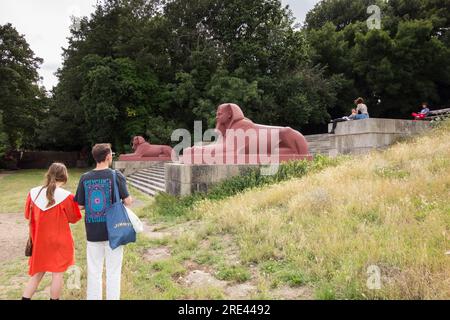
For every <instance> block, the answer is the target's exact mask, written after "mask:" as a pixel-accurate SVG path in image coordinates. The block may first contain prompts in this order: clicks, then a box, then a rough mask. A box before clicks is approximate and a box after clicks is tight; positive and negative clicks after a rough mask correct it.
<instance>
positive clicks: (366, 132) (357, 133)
mask: <svg viewBox="0 0 450 320" xmlns="http://www.w3.org/2000/svg"><path fill="white" fill-rule="evenodd" d="M331 126H332V125H331V124H330V128H329V131H331ZM429 129H430V123H429V122H426V121H411V120H397V119H375V118H372V119H365V120H354V121H347V122H340V123H338V125H337V128H336V134H331V135H330V156H335V155H337V154H364V153H368V152H370V151H371V150H373V149H384V148H387V147H388V146H390V145H392V144H393V143H395V142H396V141H398V140H399V139H401V138H404V137H408V136H412V135H417V134H420V133H423V132H424V131H426V130H429Z"/></svg>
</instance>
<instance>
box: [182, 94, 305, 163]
mask: <svg viewBox="0 0 450 320" xmlns="http://www.w3.org/2000/svg"><path fill="white" fill-rule="evenodd" d="M216 132H217V133H219V135H218V136H219V138H218V140H217V141H215V142H214V143H212V144H210V145H207V146H194V147H192V148H187V149H185V150H184V152H183V158H182V162H183V163H185V164H268V163H270V164H274V163H281V162H286V161H290V160H300V159H308V160H311V159H312V156H311V155H310V154H309V151H308V142H307V141H306V139H305V137H304V136H303V135H302V134H301V133H300V132H298V131H296V130H294V129H292V128H289V127H273V126H265V125H260V124H255V123H253V122H252V121H251V120H250V119H247V118H246V117H245V116H244V113H243V112H242V110H241V108H240V107H239V106H238V105H236V104H232V103H226V104H222V105H220V106H219V107H218V109H217V115H216ZM274 135H275V136H274ZM243 136H244V138H242V137H243ZM274 137H276V138H275V139H274ZM233 140H234V143H233V144H232V145H231V146H230V143H229V142H230V141H233ZM276 147H277V148H276ZM211 158H213V159H214V160H213V162H211V161H212V160H211ZM268 159H270V160H268ZM230 162H231V163H230Z"/></svg>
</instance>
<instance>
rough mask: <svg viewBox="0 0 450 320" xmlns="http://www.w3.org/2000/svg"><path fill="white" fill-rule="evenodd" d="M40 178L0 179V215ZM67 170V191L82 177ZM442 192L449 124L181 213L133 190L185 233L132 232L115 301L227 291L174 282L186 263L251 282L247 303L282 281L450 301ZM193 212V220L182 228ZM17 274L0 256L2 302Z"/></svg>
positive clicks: (324, 291)
mask: <svg viewBox="0 0 450 320" xmlns="http://www.w3.org/2000/svg"><path fill="white" fill-rule="evenodd" d="M42 174H43V172H42V171H22V172H19V173H17V174H15V175H14V176H9V177H2V178H0V179H1V180H0V181H1V183H0V206H1V209H0V212H20V211H21V210H22V206H23V198H24V196H25V195H26V192H27V190H28V189H29V188H30V187H31V186H33V185H35V184H37V183H39V182H40V180H41V179H42ZM71 174H72V175H73V179H72V180H71V182H70V183H71V187H69V189H70V190H72V191H74V185H75V184H76V183H77V180H78V175H79V174H80V172H77V171H75V172H72V171H71ZM449 190H450V125H447V126H446V127H445V128H443V129H441V130H439V131H436V132H433V133H430V134H429V135H427V136H424V137H421V138H419V139H417V140H416V141H413V142H409V143H402V144H399V145H396V146H394V147H392V148H391V149H390V150H388V151H386V152H383V153H377V152H374V153H373V154H371V155H368V156H362V157H355V158H354V159H352V160H348V161H345V162H344V163H343V164H341V165H339V166H338V167H334V168H329V169H325V170H324V171H322V172H320V173H316V174H310V175H308V176H306V177H304V178H301V179H297V180H292V181H288V182H285V183H281V184H279V185H275V186H272V187H264V188H260V189H256V190H252V191H248V192H246V193H243V194H240V195H238V196H235V197H233V198H229V199H226V200H221V201H212V200H205V201H201V202H200V203H198V204H196V206H195V208H194V210H193V211H192V212H190V213H187V215H186V216H182V217H170V218H167V217H160V216H157V215H155V212H154V211H153V210H152V206H151V200H150V199H149V198H147V197H145V196H144V195H142V194H140V193H139V192H138V191H136V190H132V194H133V195H134V196H137V197H138V198H139V199H140V200H141V201H142V203H143V206H142V207H141V208H139V209H136V210H135V212H136V213H137V214H138V215H139V216H141V217H145V220H146V221H147V222H151V223H158V224H160V225H161V226H162V227H161V228H164V227H167V226H171V225H175V227H180V226H183V228H184V230H183V229H180V230H183V231H182V232H180V233H179V235H178V236H173V237H169V238H167V239H163V240H149V239H147V238H146V237H145V236H143V235H140V236H139V240H138V242H137V243H136V244H133V245H130V246H127V249H126V254H125V262H124V268H123V281H122V286H123V290H122V298H123V299H180V298H189V299H213V298H224V297H225V295H224V293H223V291H222V290H220V289H213V288H207V287H205V288H199V289H195V288H190V287H189V286H186V285H183V283H182V282H180V281H179V278H180V277H183V276H185V275H186V274H187V273H188V272H189V270H190V267H189V265H192V264H193V263H194V264H196V265H198V267H200V268H201V269H207V270H210V272H211V273H212V274H213V275H215V276H216V277H217V278H220V279H223V280H227V281H229V282H231V283H242V282H246V281H248V280H249V279H250V281H251V282H252V283H253V284H254V285H255V286H256V287H257V289H258V291H257V293H255V294H253V295H252V296H251V297H253V298H261V299H265V298H272V297H273V296H272V292H273V290H275V288H276V287H282V286H285V285H289V286H291V287H300V288H303V287H304V288H308V289H309V290H308V292H311V295H312V297H315V298H322V299H324V298H325V299H336V298H337V299H343V298H348V299H351V298H398V299H412V298H423V299H431V298H446V299H448V298H450V292H449V288H450V283H449V277H450V268H449V257H447V256H445V255H444V252H445V251H446V250H449V249H450V241H449V232H450V197H449V196H450V193H449V192H450V191H449ZM191 219H194V220H198V221H197V222H195V223H193V224H188V225H186V224H184V223H185V222H186V220H191ZM186 226H187V227H186ZM73 232H74V238H75V243H76V257H77V265H78V266H80V267H81V268H82V270H83V271H85V267H86V264H85V235H84V225H83V223H79V224H77V225H76V226H74V227H73ZM161 246H165V247H167V248H169V249H170V250H171V252H172V257H171V258H170V259H168V260H167V261H162V262H156V263H149V262H146V261H145V260H144V259H143V254H144V253H145V251H146V250H147V249H149V248H159V247H161ZM236 260H237V261H236ZM370 265H377V266H378V267H379V268H380V269H381V272H382V289H381V290H376V291H374V290H368V288H367V286H366V282H367V279H368V274H367V268H368V267H369V266H370ZM255 269H256V271H255ZM25 274H26V260H25V259H24V258H21V259H19V260H18V261H14V262H10V263H8V264H1V263H0V282H1V283H0V286H1V287H2V288H3V291H4V293H3V295H2V297H9V298H13V299H15V298H17V297H20V294H21V291H22V289H23V283H24V282H25V281H26V277H24V275H25ZM47 284H48V279H47V282H46V284H45V285H47ZM85 288H86V278H85V272H83V273H82V279H81V290H66V291H65V294H64V298H65V299H83V298H84V297H85ZM41 289H42V288H41ZM40 297H43V298H45V295H41V296H40Z"/></svg>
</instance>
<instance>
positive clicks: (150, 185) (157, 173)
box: [127, 164, 166, 197]
mask: <svg viewBox="0 0 450 320" xmlns="http://www.w3.org/2000/svg"><path fill="white" fill-rule="evenodd" d="M127 181H128V183H129V184H130V185H131V186H133V187H134V188H136V189H138V190H139V191H141V192H143V193H145V194H147V195H149V196H152V197H154V196H156V194H158V193H159V192H165V191H166V181H165V171H164V164H158V165H154V166H152V167H151V168H149V169H143V170H139V171H138V172H135V173H133V174H132V175H130V176H129V177H127Z"/></svg>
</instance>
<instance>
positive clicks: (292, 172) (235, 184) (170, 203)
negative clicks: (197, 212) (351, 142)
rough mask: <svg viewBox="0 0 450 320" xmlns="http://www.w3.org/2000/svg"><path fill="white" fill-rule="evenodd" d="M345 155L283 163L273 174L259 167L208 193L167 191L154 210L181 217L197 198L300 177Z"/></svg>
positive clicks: (221, 195)
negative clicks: (183, 195) (175, 194)
mask: <svg viewBox="0 0 450 320" xmlns="http://www.w3.org/2000/svg"><path fill="white" fill-rule="evenodd" d="M343 159H345V157H338V158H330V157H326V156H322V155H318V156H316V157H315V158H314V160H313V161H307V160H299V161H291V162H287V163H283V164H281V165H280V167H279V168H278V171H277V172H276V173H275V174H274V175H268V176H266V175H263V174H262V173H261V170H260V169H259V168H254V169H249V170H248V171H247V173H246V174H244V175H242V176H236V177H233V178H230V179H227V180H225V181H223V182H221V183H219V184H217V185H216V186H214V187H213V188H212V189H211V190H210V191H209V192H208V193H207V194H204V193H196V194H193V195H190V196H186V197H176V196H172V195H168V194H165V193H160V194H158V195H157V196H156V198H155V202H154V204H153V211H154V213H156V214H157V215H159V216H166V217H180V216H183V215H186V214H187V213H188V212H189V211H190V210H191V209H192V207H193V206H194V204H195V203H196V202H197V201H200V200H204V199H208V200H222V199H225V198H228V197H232V196H234V195H236V194H238V193H241V192H244V191H246V190H249V189H253V188H260V187H263V186H266V185H272V184H276V183H280V182H282V181H286V180H289V179H294V178H301V177H303V176H304V175H306V174H308V173H310V172H317V171H320V170H323V169H325V168H327V167H332V166H336V165H338V164H339V163H341V162H342V160H343Z"/></svg>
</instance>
